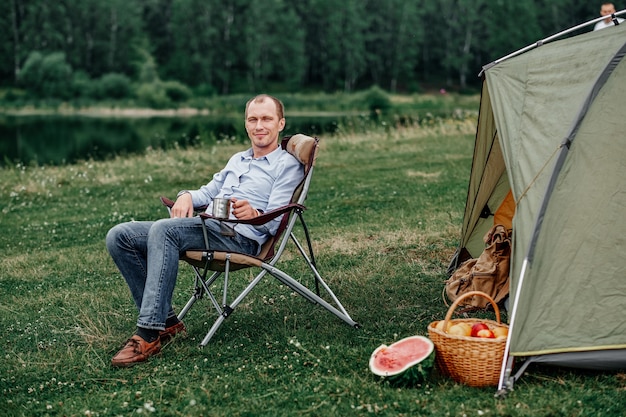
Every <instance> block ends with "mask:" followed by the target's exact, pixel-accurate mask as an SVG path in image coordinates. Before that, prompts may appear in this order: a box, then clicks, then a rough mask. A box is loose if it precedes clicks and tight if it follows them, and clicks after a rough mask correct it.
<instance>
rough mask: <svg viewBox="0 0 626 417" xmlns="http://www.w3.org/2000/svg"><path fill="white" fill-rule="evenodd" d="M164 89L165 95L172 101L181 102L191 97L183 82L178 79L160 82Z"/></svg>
mask: <svg viewBox="0 0 626 417" xmlns="http://www.w3.org/2000/svg"><path fill="white" fill-rule="evenodd" d="M161 84H162V85H163V88H164V89H165V94H166V95H167V97H168V98H169V99H170V100H171V101H174V102H177V103H179V102H181V101H185V100H189V99H190V98H191V97H192V95H193V94H192V92H191V90H190V89H189V87H187V86H186V85H185V84H183V83H181V82H178V81H165V82H163V83H161Z"/></svg>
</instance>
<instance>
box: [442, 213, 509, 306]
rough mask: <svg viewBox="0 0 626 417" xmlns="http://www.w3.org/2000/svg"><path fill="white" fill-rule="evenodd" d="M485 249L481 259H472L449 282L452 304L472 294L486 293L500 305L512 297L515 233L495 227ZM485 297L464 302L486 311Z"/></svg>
mask: <svg viewBox="0 0 626 417" xmlns="http://www.w3.org/2000/svg"><path fill="white" fill-rule="evenodd" d="M483 241H484V242H485V245H486V247H485V249H484V250H483V253H481V254H480V256H479V257H478V258H475V259H469V260H467V261H465V262H463V263H462V264H461V266H459V268H458V269H457V270H456V271H455V272H454V273H453V274H452V275H451V276H450V278H449V279H448V280H447V281H446V285H445V293H446V296H447V297H448V299H450V300H451V301H454V300H456V299H457V298H458V297H459V296H461V295H462V294H465V293H466V292H469V291H482V292H484V293H486V294H488V295H489V296H491V298H493V299H494V301H495V302H496V303H500V302H501V301H503V300H504V298H505V297H506V296H507V295H508V294H509V266H510V260H511V231H510V230H507V229H506V228H505V227H504V226H503V225H501V224H497V225H495V226H493V227H492V228H491V229H490V230H489V231H488V232H487V234H486V235H485V236H484V238H483ZM488 304H489V301H488V300H487V299H486V298H484V297H478V296H474V297H470V298H467V299H465V300H463V301H462V302H461V305H466V306H469V307H475V308H486V307H487V305H488Z"/></svg>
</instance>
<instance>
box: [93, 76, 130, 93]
mask: <svg viewBox="0 0 626 417" xmlns="http://www.w3.org/2000/svg"><path fill="white" fill-rule="evenodd" d="M131 93H132V88H131V82H130V78H128V77H127V76H126V75H124V74H117V73H109V74H105V75H103V76H102V77H100V79H99V80H98V95H99V96H100V98H114V99H120V98H127V97H129V96H130V95H131Z"/></svg>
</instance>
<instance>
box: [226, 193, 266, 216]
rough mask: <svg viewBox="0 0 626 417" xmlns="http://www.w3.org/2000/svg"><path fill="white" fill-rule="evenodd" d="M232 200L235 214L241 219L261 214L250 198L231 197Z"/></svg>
mask: <svg viewBox="0 0 626 417" xmlns="http://www.w3.org/2000/svg"><path fill="white" fill-rule="evenodd" d="M230 201H231V204H232V207H233V214H234V215H235V217H236V218H238V219H240V220H248V219H253V218H255V217H257V216H258V215H259V211H258V210H257V209H255V208H254V207H252V206H251V205H250V202H249V201H248V200H237V199H236V198H231V199H230Z"/></svg>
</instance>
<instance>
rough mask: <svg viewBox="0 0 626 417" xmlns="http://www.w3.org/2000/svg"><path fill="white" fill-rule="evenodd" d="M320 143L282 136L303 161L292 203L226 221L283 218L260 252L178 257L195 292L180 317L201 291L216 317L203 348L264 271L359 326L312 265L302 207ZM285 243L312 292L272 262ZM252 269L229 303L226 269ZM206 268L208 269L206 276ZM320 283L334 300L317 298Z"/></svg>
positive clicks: (256, 222) (258, 221)
mask: <svg viewBox="0 0 626 417" xmlns="http://www.w3.org/2000/svg"><path fill="white" fill-rule="evenodd" d="M318 145H319V144H318V139H317V138H312V137H310V136H305V135H302V134H298V135H293V136H288V137H285V138H284V139H283V140H282V143H281V146H282V148H283V149H285V150H286V151H287V152H289V153H291V154H292V155H293V156H295V157H296V158H297V159H298V160H299V161H300V163H302V164H303V165H304V174H305V175H304V178H303V180H302V182H301V183H300V184H299V185H298V186H297V187H296V189H295V191H294V194H293V196H292V199H291V202H290V203H289V204H288V205H286V206H283V207H280V208H278V209H275V210H272V211H268V212H266V213H263V214H261V215H260V216H258V217H256V218H254V219H250V220H230V219H229V220H228V222H229V223H245V224H253V225H261V224H265V223H267V222H268V221H270V220H272V219H274V218H277V217H279V216H282V219H281V223H280V226H279V228H278V232H277V233H276V235H275V236H272V237H270V239H269V240H268V241H267V242H266V243H265V244H263V246H262V247H261V252H260V254H259V255H258V256H250V255H246V254H242V253H236V252H220V251H215V250H210V249H198V250H192V251H187V252H185V253H184V254H183V255H182V256H181V260H183V261H185V262H187V263H189V264H190V265H191V266H192V268H193V271H194V275H195V278H194V292H193V295H192V296H191V298H190V299H189V301H188V302H187V304H186V305H185V306H184V307H183V309H182V310H181V311H180V313H179V314H178V318H179V319H181V320H182V318H183V317H185V315H186V314H187V312H188V311H189V310H190V309H191V307H192V306H193V305H194V304H195V302H196V301H198V300H199V299H201V298H203V297H204V296H205V295H206V296H207V297H208V298H209V300H210V301H211V304H212V305H213V308H214V310H215V311H216V312H217V315H218V316H217V319H216V320H215V322H214V323H213V325H212V327H211V328H210V330H209V332H208V333H207V334H206V336H205V337H204V339H203V340H202V342H201V343H200V345H201V346H206V344H207V343H208V342H209V340H211V338H212V337H213V335H214V334H215V333H216V331H217V330H218V329H219V327H220V326H221V325H222V323H223V322H224V320H225V319H226V318H227V317H229V316H230V315H231V314H232V313H233V311H234V310H235V308H236V307H237V306H238V305H239V303H241V302H242V301H243V299H244V298H245V297H246V296H247V295H248V294H249V293H250V292H251V291H252V290H253V289H254V287H256V285H257V284H258V283H259V282H260V281H261V279H262V278H263V277H264V276H265V275H266V274H267V273H269V274H270V275H271V276H273V277H275V278H276V279H278V280H279V281H280V282H282V283H283V284H285V285H286V286H287V287H289V288H291V289H292V290H293V291H295V292H296V293H297V294H299V295H301V296H302V297H304V298H305V299H307V300H309V301H310V302H312V303H314V304H319V305H321V306H322V307H324V308H325V309H326V310H328V311H329V312H330V313H332V314H334V315H335V316H337V317H338V318H340V319H341V320H343V321H344V322H346V323H347V324H349V325H351V326H353V327H355V328H358V327H359V324H358V323H356V322H355V321H354V320H352V318H351V317H350V315H349V314H348V313H347V311H346V310H345V308H344V307H343V305H342V304H341V302H340V301H339V299H338V298H337V297H336V296H335V294H334V293H333V291H332V290H331V289H330V287H329V286H328V285H327V284H326V282H325V281H324V280H323V279H322V277H321V275H320V273H319V272H318V270H317V267H316V265H315V257H314V254H313V247H312V245H311V239H310V235H309V231H308V228H307V226H306V224H305V222H304V217H303V211H304V210H305V207H304V205H303V203H304V201H305V199H306V197H307V193H308V190H309V186H310V184H311V178H312V175H313V166H314V163H315V159H316V157H317V151H318ZM161 200H162V202H163V204H165V205H166V206H167V207H168V209H169V208H171V207H172V205H173V201H171V200H169V199H167V198H164V197H162V198H161ZM198 210H202V208H198ZM199 216H200V217H201V218H202V220H203V222H204V221H206V220H207V219H211V218H212V216H211V215H209V214H207V213H204V212H201V213H200V214H199ZM297 223H299V224H300V226H301V227H302V229H303V231H304V236H305V238H306V244H307V248H306V250H305V248H304V247H303V245H302V244H301V243H300V242H299V241H298V239H297V238H296V236H295V235H294V233H293V231H294V227H295V225H296V224H297ZM289 241H292V242H293V243H294V244H295V246H296V248H297V249H298V251H299V253H300V254H301V256H302V258H303V260H304V262H306V264H307V265H308V267H309V269H310V270H311V272H312V273H313V280H314V282H315V290H316V291H315V292H313V291H311V290H310V289H309V288H308V287H307V286H305V285H304V284H303V282H302V281H301V280H298V279H295V278H293V277H291V276H290V275H289V274H287V273H286V272H284V271H282V270H280V269H279V268H278V267H277V266H276V263H277V262H278V261H279V259H280V257H281V255H282V254H283V252H284V250H285V247H286V246H287V244H288V242H289ZM208 247H209V244H208V239H207V236H206V233H205V248H208ZM251 267H255V268H260V271H259V273H258V274H257V275H256V276H255V277H254V278H253V279H252V281H250V283H249V284H248V285H247V286H246V287H245V288H244V290H243V291H242V292H241V293H239V294H238V295H237V296H236V297H235V298H234V299H232V301H230V302H229V294H228V291H229V280H230V273H231V272H233V271H237V270H240V269H244V268H251ZM209 271H211V274H210V275H209ZM207 276H208V277H207ZM220 277H222V278H223V279H222V285H221V292H222V294H221V295H222V299H221V303H220V302H218V298H217V296H219V293H218V291H220V289H219V288H218V287H219V285H214V284H215V283H216V281H217V280H218V278H220ZM320 286H321V287H322V288H323V289H324V291H325V294H326V295H325V297H326V298H329V299H330V300H331V301H332V302H331V303H329V302H328V301H326V300H325V299H324V298H322V297H321V294H320Z"/></svg>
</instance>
